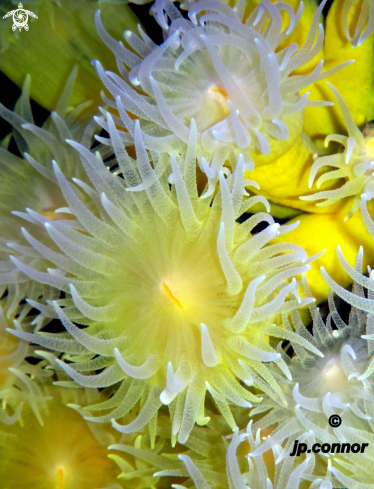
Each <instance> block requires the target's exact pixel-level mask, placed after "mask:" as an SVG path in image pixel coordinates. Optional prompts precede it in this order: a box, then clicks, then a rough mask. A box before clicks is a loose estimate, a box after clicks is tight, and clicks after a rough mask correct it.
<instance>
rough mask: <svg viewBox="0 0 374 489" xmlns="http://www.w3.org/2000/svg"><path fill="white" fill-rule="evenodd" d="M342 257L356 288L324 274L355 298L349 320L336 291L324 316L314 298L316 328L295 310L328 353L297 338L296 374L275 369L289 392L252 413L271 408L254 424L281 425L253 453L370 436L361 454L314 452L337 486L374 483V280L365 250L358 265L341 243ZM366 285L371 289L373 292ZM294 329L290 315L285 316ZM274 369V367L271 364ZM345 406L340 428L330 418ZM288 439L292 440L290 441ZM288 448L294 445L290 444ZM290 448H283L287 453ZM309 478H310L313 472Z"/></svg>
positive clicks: (292, 361) (300, 328)
mask: <svg viewBox="0 0 374 489" xmlns="http://www.w3.org/2000/svg"><path fill="white" fill-rule="evenodd" d="M338 255H339V260H340V261H341V263H342V266H343V267H344V269H345V270H346V271H347V273H349V274H350V276H351V277H352V279H353V280H354V281H355V282H354V284H353V289H352V292H349V291H347V290H345V289H343V288H341V287H340V286H338V284H336V283H335V282H334V281H333V280H332V279H331V278H330V277H328V275H327V274H326V272H324V271H323V274H324V276H325V279H326V280H327V282H328V284H329V285H330V286H331V289H332V290H333V291H335V292H336V293H337V294H338V295H339V296H340V297H341V298H343V299H344V300H345V301H347V302H349V303H350V304H352V305H353V307H352V309H351V311H350V314H349V320H348V322H347V323H346V322H345V321H343V319H342V318H341V316H340V315H339V313H338V310H337V308H336V305H335V303H334V300H333V293H332V292H331V293H330V297H329V309H330V312H329V314H328V316H327V318H326V320H325V321H323V320H322V317H321V314H320V312H319V310H318V309H317V308H316V307H315V306H313V305H311V306H309V307H310V308H311V314H312V318H313V331H312V333H313V335H312V334H310V333H309V332H308V330H307V329H306V328H305V327H304V325H303V323H302V322H301V321H300V318H299V317H298V315H297V314H296V313H291V315H292V318H293V323H294V326H295V328H296V331H297V333H298V334H299V335H301V336H303V337H304V338H305V339H308V341H309V342H310V343H311V344H313V345H314V346H315V347H316V348H318V350H319V351H321V352H322V353H323V355H324V357H323V358H322V359H321V358H319V357H317V356H316V355H311V354H310V353H308V352H306V351H305V349H304V348H302V347H301V348H300V346H298V345H293V344H292V341H291V345H292V346H293V348H294V352H295V355H294V356H293V357H292V358H288V359H287V358H286V354H284V360H285V362H286V363H287V365H288V367H289V369H290V373H291V376H292V380H286V379H282V377H281V376H280V375H277V374H274V375H275V377H276V379H277V381H278V382H279V385H280V386H281V388H282V391H283V393H284V395H285V398H286V404H285V405H281V404H280V403H279V402H274V400H273V399H271V398H270V397H268V396H267V397H266V398H265V399H264V401H263V402H262V403H261V405H259V407H258V408H255V409H253V410H252V412H251V415H252V416H255V415H257V414H263V413H266V414H265V415H264V416H263V417H262V418H261V419H260V420H259V421H257V422H256V423H255V424H254V429H258V428H261V429H262V428H265V427H268V426H270V425H275V426H276V428H275V430H274V431H273V432H272V433H271V436H269V437H267V438H266V440H265V441H264V442H263V444H262V445H261V446H260V447H258V448H257V449H256V450H255V451H254V452H253V454H252V455H251V456H257V455H260V454H263V453H265V452H266V451H267V450H269V449H270V448H274V447H277V446H283V445H284V442H285V440H290V438H291V437H293V439H296V438H298V439H299V441H301V437H302V438H303V440H302V441H303V442H305V443H306V444H307V445H308V448H309V449H310V448H311V447H312V445H313V444H314V443H316V442H318V443H320V444H321V445H322V444H324V443H327V444H329V445H330V446H332V445H333V444H334V443H351V444H354V443H360V444H361V443H367V444H368V445H367V446H366V448H365V451H364V452H362V453H359V454H357V453H349V455H347V453H345V452H344V453H340V452H337V453H330V454H328V453H323V454H318V455H316V454H315V453H311V454H310V456H309V453H310V452H309V453H308V456H307V459H309V463H310V464H311V465H312V466H316V468H319V470H322V471H325V470H326V466H327V468H328V472H327V476H326V478H327V480H330V481H331V482H332V484H333V486H334V487H343V486H344V487H355V488H364V487H369V486H368V485H367V484H370V483H371V482H372V473H371V470H370V468H369V467H370V466H371V463H372V460H373V457H374V448H373V440H374V421H373V419H374V409H373V406H374V404H373V401H374V393H373V382H372V378H371V375H372V373H373V371H374V363H373V351H374V346H373V338H374V335H373V321H372V314H371V313H369V314H368V312H367V311H368V310H369V309H370V311H371V310H374V309H373V307H374V306H373V297H374V296H373V290H374V285H373V281H372V279H371V278H367V277H365V276H363V275H362V274H361V270H362V250H361V251H360V253H359V254H358V256H357V261H356V268H352V267H350V265H349V264H348V263H347V262H346V261H345V259H344V257H343V255H342V254H341V252H340V250H338ZM364 288H368V293H367V297H366V296H365V293H364ZM283 324H284V327H285V328H286V329H288V328H290V324H289V322H288V320H287V318H286V317H285V316H284V321H283ZM270 369H271V367H270ZM336 413H338V414H339V415H340V417H341V419H342V424H341V426H340V427H335V428H332V427H331V426H330V425H329V417H330V416H332V415H333V414H336ZM287 443H288V442H287ZM287 447H288V448H289V446H288V444H287ZM290 453H291V451H286V450H283V451H282V456H281V459H282V458H284V457H287V456H288V455H289V454H290ZM309 480H310V479H309Z"/></svg>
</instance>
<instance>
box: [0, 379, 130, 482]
mask: <svg viewBox="0 0 374 489" xmlns="http://www.w3.org/2000/svg"><path fill="white" fill-rule="evenodd" d="M48 392H49V394H50V400H49V401H48V402H47V406H48V408H47V409H48V411H47V413H46V415H45V416H44V425H43V426H41V425H40V424H39V423H38V422H37V421H36V420H35V418H34V417H32V416H30V411H29V410H27V409H24V421H25V426H24V427H22V426H21V425H19V424H16V425H12V426H8V427H5V426H2V427H0V457H1V464H0V480H1V484H2V487H3V488H4V489H5V488H6V489H26V488H27V489H29V488H30V487H32V488H33V489H51V488H52V487H53V488H56V489H87V488H88V487H90V488H97V489H99V488H100V489H104V488H105V489H120V487H122V486H120V485H119V484H117V483H116V482H117V480H116V477H117V474H118V472H119V471H118V468H117V466H116V465H115V464H114V463H113V462H112V461H111V460H110V459H109V458H108V451H107V448H106V446H105V445H102V444H101V443H100V441H99V439H98V438H97V437H96V436H95V435H94V434H93V432H92V431H91V429H90V426H89V424H88V423H87V422H86V421H85V420H84V419H83V418H82V417H81V416H80V415H79V414H78V413H77V412H75V411H74V410H73V409H71V408H69V407H66V405H65V403H64V400H63V399H64V395H63V394H62V393H61V390H60V389H58V388H57V387H54V388H49V391H48ZM70 397H71V396H70ZM74 397H75V398H76V399H79V398H81V397H82V395H81V393H77V392H75V396H74Z"/></svg>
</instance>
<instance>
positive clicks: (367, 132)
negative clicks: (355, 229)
mask: <svg viewBox="0 0 374 489" xmlns="http://www.w3.org/2000/svg"><path fill="white" fill-rule="evenodd" d="M330 87H331V90H332V91H333V92H334V94H335V97H336V99H337V101H338V103H339V106H340V109H341V111H342V113H343V117H344V120H345V123H346V126H347V132H348V136H342V135H339V134H331V135H329V136H327V138H326V139H325V146H328V144H329V143H330V142H331V141H334V142H337V143H339V144H340V145H342V147H343V150H342V151H341V152H339V153H336V154H333V155H328V156H322V157H320V158H317V159H316V160H315V162H314V163H313V166H312V168H311V171H310V176H309V188H311V187H312V185H313V182H314V180H315V178H316V175H317V174H318V172H319V170H320V169H321V168H323V167H325V166H330V167H333V168H335V169H334V170H329V171H326V172H324V173H323V174H322V175H320V176H319V178H318V179H317V188H319V187H320V186H321V185H322V184H324V183H325V182H329V183H330V182H331V184H332V185H336V181H337V180H338V182H339V183H340V181H342V182H343V183H342V184H341V185H340V186H339V187H338V188H333V189H328V190H322V191H321V192H316V193H314V194H312V195H308V196H305V197H301V199H302V200H307V201H317V200H323V202H318V203H317V204H316V205H317V206H331V205H333V204H335V203H336V202H338V201H339V200H342V199H346V198H352V201H353V202H352V206H351V208H350V210H349V212H348V214H347V216H346V219H349V218H350V217H351V216H352V215H353V214H355V212H357V210H358V209H359V208H360V202H361V200H362V199H365V200H371V199H372V198H373V197H374V177H373V171H374V129H373V127H372V124H371V123H368V124H367V125H366V126H365V127H364V129H363V131H362V132H361V131H360V129H359V128H358V127H357V126H356V124H355V123H354V121H353V119H352V117H351V115H350V113H349V110H348V107H347V106H346V104H345V102H344V100H343V98H342V96H341V95H340V94H339V92H338V91H337V90H336V89H335V88H334V87H333V86H332V85H331V84H330ZM340 179H341V180H340Z"/></svg>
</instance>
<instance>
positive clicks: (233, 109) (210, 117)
mask: <svg viewBox="0 0 374 489" xmlns="http://www.w3.org/2000/svg"><path fill="white" fill-rule="evenodd" d="M324 3H325V2H322V3H321V5H320V6H319V8H318V9H317V10H316V11H315V14H314V16H313V18H312V19H311V21H310V24H309V25H308V29H309V32H308V35H307V36H306V37H305V42H304V44H303V45H301V43H300V45H299V44H298V43H296V42H293V41H295V36H294V34H295V30H296V29H297V28H298V25H299V23H300V20H301V17H302V14H303V7H304V4H303V2H300V4H299V7H298V8H297V9H294V8H293V6H292V7H291V5H289V4H286V3H285V2H283V1H276V2H271V1H270V0H265V1H262V2H261V3H258V4H257V5H256V4H255V3H254V2H253V3H249V8H250V9H251V11H250V12H246V10H247V8H246V7H245V6H244V3H243V4H240V6H239V5H238V6H236V7H234V8H231V6H230V7H229V6H228V5H226V4H225V3H223V2H209V1H204V0H200V1H198V2H194V3H191V4H190V5H189V8H188V20H187V19H186V18H183V16H182V15H181V13H180V12H179V11H178V9H177V8H176V7H175V6H174V5H173V3H172V2H170V1H169V0H156V2H155V4H154V6H153V8H152V11H153V14H154V18H155V20H156V21H157V23H158V24H159V26H160V27H161V28H162V30H163V34H164V39H165V41H164V42H163V43H162V44H161V45H160V46H156V45H155V44H154V43H153V42H151V41H150V40H149V39H147V38H145V37H144V35H143V32H142V30H141V29H140V31H139V32H140V37H138V36H137V35H136V34H135V33H133V32H128V31H126V32H125V40H126V43H127V45H128V46H129V47H130V48H131V50H130V49H128V48H127V47H125V46H124V45H123V44H122V42H116V41H115V40H114V39H113V38H112V37H111V36H110V35H109V34H108V33H107V32H106V31H105V29H104V27H103V25H102V23H101V20H100V16H99V14H97V19H96V22H97V29H98V32H99V34H100V36H101V38H102V40H103V41H104V42H105V43H106V44H107V46H108V47H109V48H110V49H111V50H112V51H113V53H114V55H115V56H116V58H117V60H118V63H120V65H121V68H120V72H121V75H122V77H119V76H118V75H117V74H115V73H112V72H105V71H104V69H103V67H102V65H101V64H100V63H99V62H96V63H95V67H96V70H97V72H98V74H99V76H100V78H101V80H102V81H103V83H104V85H105V87H106V88H107V89H108V91H109V92H110V93H111V94H112V95H113V97H115V98H116V99H117V98H120V99H121V104H122V105H123V107H121V108H120V107H117V108H118V110H119V113H120V120H121V122H120V126H121V127H122V128H124V129H125V130H123V134H122V139H123V141H125V142H126V143H128V144H129V145H131V144H133V134H134V124H135V121H134V117H133V115H135V116H136V118H137V119H139V120H140V122H141V126H142V130H143V131H144V141H145V145H146V147H147V148H148V149H150V150H154V151H157V152H170V151H177V152H181V151H183V149H184V147H185V144H186V143H187V138H188V124H189V121H190V119H191V118H194V120H195V122H196V126H197V130H198V143H199V157H203V158H205V159H207V161H208V163H211V161H212V160H213V161H214V160H215V159H217V157H218V158H219V156H218V155H219V154H220V153H222V152H223V151H226V152H227V153H228V155H227V160H228V161H229V162H230V164H231V167H235V163H236V160H237V157H238V155H239V154H242V155H243V156H244V160H245V163H246V167H247V169H252V165H253V162H254V163H256V164H264V163H269V162H272V161H275V160H276V159H277V158H279V157H281V156H282V155H284V154H285V153H286V152H287V151H288V150H289V149H290V148H291V147H292V145H293V144H294V143H295V141H296V140H297V138H298V137H299V136H300V134H301V131H302V125H303V118H304V108H305V107H308V106H312V107H315V106H318V105H326V104H328V102H324V101H309V100H308V96H309V93H304V94H303V95H302V93H303V92H305V89H306V88H307V87H309V86H310V85H311V84H312V83H313V82H316V81H318V80H321V79H323V78H326V77H327V76H329V75H331V74H333V73H334V72H335V71H337V68H336V67H334V68H332V69H331V70H327V71H325V72H322V67H323V63H324V62H323V60H321V59H320V54H319V53H320V50H321V48H322V45H323V35H324V34H323V28H322V25H320V15H321V12H322V8H323V5H324ZM247 7H248V5H247ZM251 7H252V8H251ZM296 38H297V36H296ZM296 40H297V41H299V39H296ZM134 52H135V53H136V54H134ZM341 67H342V66H341ZM338 69H339V68H338ZM105 101H107V102H109V105H110V106H112V107H115V105H114V103H113V101H108V100H107V99H106V98H105ZM116 103H118V102H117V100H116ZM120 109H121V110H120ZM143 121H144V124H143ZM98 122H99V123H100V124H101V125H102V126H103V128H104V129H107V124H106V123H105V121H103V120H101V121H100V120H98ZM121 130H122V129H121Z"/></svg>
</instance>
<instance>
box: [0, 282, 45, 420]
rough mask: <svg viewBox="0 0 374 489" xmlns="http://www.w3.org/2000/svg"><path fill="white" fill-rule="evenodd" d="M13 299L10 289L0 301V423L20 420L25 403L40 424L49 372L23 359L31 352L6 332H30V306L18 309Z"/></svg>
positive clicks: (18, 306) (26, 344) (32, 328)
mask: <svg viewBox="0 0 374 489" xmlns="http://www.w3.org/2000/svg"><path fill="white" fill-rule="evenodd" d="M36 285H37V286H38V284H36ZM21 287H22V286H21ZM16 289H17V287H16ZM12 292H14V293H12ZM24 292H25V291H23V293H24ZM17 299H18V298H17V291H13V290H12V287H11V288H10V290H9V293H8V295H7V296H6V297H4V298H2V299H1V300H0V401H1V409H0V423H5V424H13V423H15V422H16V421H17V420H19V419H21V420H22V416H21V418H20V415H21V413H22V407H23V405H24V404H25V403H28V404H29V406H30V408H31V410H32V411H33V413H34V415H35V416H36V418H37V420H38V422H39V423H40V424H42V423H43V419H42V415H41V412H40V411H41V410H40V407H43V405H44V403H45V401H46V399H47V396H46V395H45V393H44V390H43V384H44V383H45V382H46V381H48V380H49V379H50V377H51V374H52V372H51V371H47V370H44V369H43V367H44V363H43V362H38V364H37V365H33V364H32V363H29V362H28V361H27V360H26V357H29V356H31V355H32V353H33V349H32V348H31V347H30V346H29V345H28V343H26V342H24V341H19V340H17V338H15V337H14V336H13V335H11V334H10V333H9V332H7V328H10V329H11V330H14V329H18V330H20V331H24V330H26V331H29V332H31V331H34V327H33V326H32V325H31V323H32V321H33V319H34V316H32V315H31V316H30V315H29V313H30V309H31V306H29V305H28V304H24V305H20V304H19V300H17ZM21 324H22V327H21Z"/></svg>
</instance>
